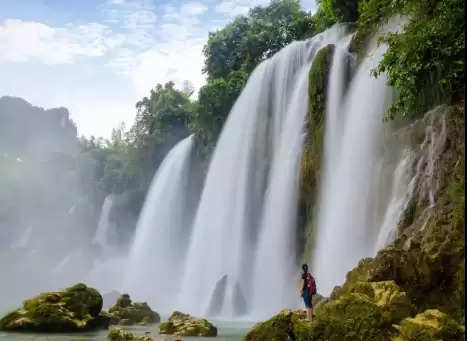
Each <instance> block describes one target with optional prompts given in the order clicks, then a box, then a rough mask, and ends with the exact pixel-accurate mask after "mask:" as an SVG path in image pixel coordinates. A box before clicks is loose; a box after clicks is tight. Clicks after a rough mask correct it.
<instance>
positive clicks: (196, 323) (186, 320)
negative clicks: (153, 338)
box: [160, 311, 217, 337]
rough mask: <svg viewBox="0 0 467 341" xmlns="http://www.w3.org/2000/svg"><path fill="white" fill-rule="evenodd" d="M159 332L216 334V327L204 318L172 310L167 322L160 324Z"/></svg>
mask: <svg viewBox="0 0 467 341" xmlns="http://www.w3.org/2000/svg"><path fill="white" fill-rule="evenodd" d="M160 333H161V334H173V335H177V336H204V337H212V336H217V328H216V327H214V326H213V325H212V324H211V323H210V322H209V321H208V320H206V319H198V318H195V317H192V316H190V315H188V314H183V313H181V312H179V311H176V312H174V313H173V314H172V315H171V316H170V317H169V320H168V321H167V322H164V323H161V325H160Z"/></svg>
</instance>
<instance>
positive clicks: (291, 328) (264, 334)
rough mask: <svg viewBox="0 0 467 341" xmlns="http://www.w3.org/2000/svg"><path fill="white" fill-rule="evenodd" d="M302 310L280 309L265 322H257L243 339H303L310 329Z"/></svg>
mask: <svg viewBox="0 0 467 341" xmlns="http://www.w3.org/2000/svg"><path fill="white" fill-rule="evenodd" d="M311 325H312V324H311V323H310V322H309V321H308V320H307V318H306V312H305V311H304V310H288V309H286V310H282V311H281V312H280V313H279V314H277V315H275V316H273V317H272V318H271V319H269V320H267V321H266V322H262V323H258V324H257V325H255V326H254V327H253V328H252V329H250V331H248V333H247V335H246V336H245V341H271V340H275V341H282V340H284V341H288V340H304V338H305V335H308V334H309V333H310V331H311Z"/></svg>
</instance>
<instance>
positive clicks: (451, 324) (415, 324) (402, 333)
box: [392, 309, 465, 341]
mask: <svg viewBox="0 0 467 341" xmlns="http://www.w3.org/2000/svg"><path fill="white" fill-rule="evenodd" d="M394 327H395V328H396V329H397V331H398V333H397V335H396V336H395V337H393V338H392V341H432V340H450V341H461V340H465V330H464V328H463V327H462V326H461V325H460V324H459V323H457V322H456V321H455V320H454V319H452V318H451V317H449V316H448V315H447V314H444V313H442V312H440V311H439V310H437V309H429V310H426V311H424V312H423V313H420V314H418V315H417V316H415V317H414V318H411V317H408V318H405V319H404V320H402V322H401V323H400V324H399V325H394Z"/></svg>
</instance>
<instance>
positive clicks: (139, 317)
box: [109, 294, 161, 326]
mask: <svg viewBox="0 0 467 341" xmlns="http://www.w3.org/2000/svg"><path fill="white" fill-rule="evenodd" d="M109 315H110V323H111V324H118V325H127V326H128V325H135V324H139V325H146V324H150V323H158V322H160V320H161V318H160V316H159V314H158V313H156V312H155V311H153V310H152V309H151V308H150V307H149V306H148V304H147V303H146V302H143V303H136V302H135V303H133V302H131V299H130V296H129V295H128V294H123V295H121V296H120V297H119V298H118V299H117V302H116V303H115V304H114V305H113V306H112V307H111V308H110V309H109Z"/></svg>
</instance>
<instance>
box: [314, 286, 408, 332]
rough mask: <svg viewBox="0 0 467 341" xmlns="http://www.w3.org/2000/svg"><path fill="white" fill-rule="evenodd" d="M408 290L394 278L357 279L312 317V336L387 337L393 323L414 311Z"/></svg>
mask: <svg viewBox="0 0 467 341" xmlns="http://www.w3.org/2000/svg"><path fill="white" fill-rule="evenodd" d="M412 309H413V308H412V306H411V304H410V301H409V299H408V297H407V295H406V293H405V292H403V291H401V289H400V288H399V287H398V286H397V285H396V284H395V283H394V282H393V281H386V282H357V283H355V284H354V286H353V287H352V289H351V290H350V291H349V292H348V293H346V294H343V295H341V296H340V297H339V298H337V299H334V300H331V301H329V302H328V303H326V304H325V305H324V306H323V307H322V308H321V309H320V311H319V313H318V314H317V316H316V318H315V319H314V320H313V323H312V329H311V333H310V334H309V340H316V341H318V340H329V341H338V340H341V341H347V340H348V341H351V340H352V341H356V340H362V341H378V340H381V341H382V340H387V339H388V337H389V335H390V334H391V326H392V324H393V323H395V322H398V321H400V320H401V319H402V318H404V317H407V316H409V315H410V314H411V313H412V311H413V310H412Z"/></svg>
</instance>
